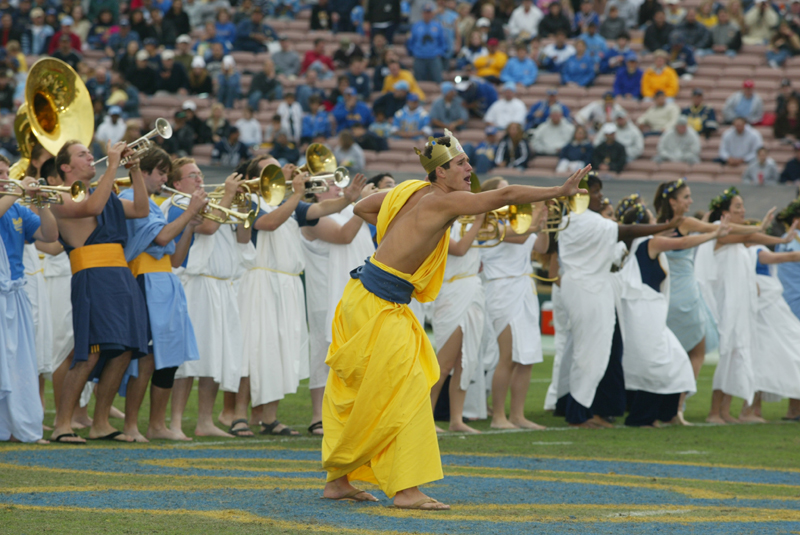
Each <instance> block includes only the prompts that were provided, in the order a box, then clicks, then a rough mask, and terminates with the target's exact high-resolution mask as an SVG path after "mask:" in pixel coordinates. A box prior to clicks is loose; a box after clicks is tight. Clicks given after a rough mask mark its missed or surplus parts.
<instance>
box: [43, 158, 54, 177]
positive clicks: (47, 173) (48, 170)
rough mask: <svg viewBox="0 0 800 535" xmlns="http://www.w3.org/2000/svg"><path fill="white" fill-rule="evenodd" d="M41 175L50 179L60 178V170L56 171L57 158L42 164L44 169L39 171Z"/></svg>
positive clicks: (49, 159)
mask: <svg viewBox="0 0 800 535" xmlns="http://www.w3.org/2000/svg"><path fill="white" fill-rule="evenodd" d="M39 174H40V175H41V177H42V178H45V179H47V178H50V177H55V176H58V170H57V169H56V159H55V158H48V159H47V160H45V161H44V163H43V164H42V168H41V169H40V170H39Z"/></svg>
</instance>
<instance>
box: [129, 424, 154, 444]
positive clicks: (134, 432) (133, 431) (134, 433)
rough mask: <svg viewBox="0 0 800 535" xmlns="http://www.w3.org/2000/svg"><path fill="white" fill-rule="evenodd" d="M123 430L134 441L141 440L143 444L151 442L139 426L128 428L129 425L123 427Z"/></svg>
mask: <svg viewBox="0 0 800 535" xmlns="http://www.w3.org/2000/svg"><path fill="white" fill-rule="evenodd" d="M122 432H123V433H124V434H126V435H128V436H129V437H131V438H132V439H133V441H134V442H140V443H142V444H144V443H147V442H150V441H149V440H147V439H146V438H145V436H144V435H143V434H141V433H140V432H139V428H137V427H132V428H130V429H128V428H127V427H123V428H122Z"/></svg>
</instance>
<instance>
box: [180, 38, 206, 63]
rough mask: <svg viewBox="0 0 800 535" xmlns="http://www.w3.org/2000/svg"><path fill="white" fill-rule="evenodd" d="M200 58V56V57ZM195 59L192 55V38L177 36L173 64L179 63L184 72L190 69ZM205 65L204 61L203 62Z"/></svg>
mask: <svg viewBox="0 0 800 535" xmlns="http://www.w3.org/2000/svg"><path fill="white" fill-rule="evenodd" d="M201 57H202V56H201ZM194 58H195V56H194V54H193V53H192V38H191V37H189V36H188V35H186V34H184V35H179V36H178V39H176V40H175V63H180V64H181V65H183V68H184V69H186V72H189V71H191V69H192V60H193V59H194ZM203 65H205V60H203Z"/></svg>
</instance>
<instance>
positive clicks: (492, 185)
mask: <svg viewBox="0 0 800 535" xmlns="http://www.w3.org/2000/svg"><path fill="white" fill-rule="evenodd" d="M503 180H505V178H503V177H501V176H493V177H492V178H488V179H486V180H484V181H483V184H481V191H492V190H495V189H497V186H499V185H500V182H502V181H503Z"/></svg>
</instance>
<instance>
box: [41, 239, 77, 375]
mask: <svg viewBox="0 0 800 535" xmlns="http://www.w3.org/2000/svg"><path fill="white" fill-rule="evenodd" d="M42 266H43V269H44V280H45V285H46V287H47V296H48V299H49V300H50V316H51V319H52V322H53V350H52V362H51V365H50V367H51V369H52V371H55V370H57V369H58V367H59V366H61V364H62V363H63V362H64V361H65V360H67V357H68V356H69V354H70V352H71V351H72V349H73V348H74V347H75V336H74V334H73V331H72V299H71V295H72V268H71V267H70V264H69V256H68V255H67V253H66V252H61V253H59V254H57V255H55V256H51V255H49V254H45V255H44V260H43V261H42Z"/></svg>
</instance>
